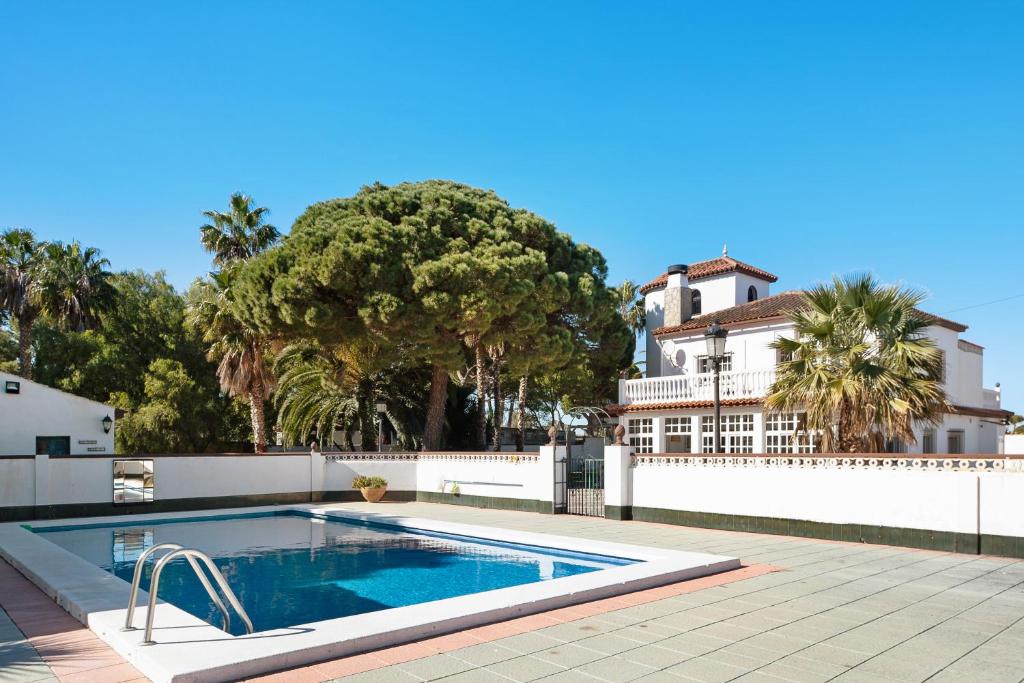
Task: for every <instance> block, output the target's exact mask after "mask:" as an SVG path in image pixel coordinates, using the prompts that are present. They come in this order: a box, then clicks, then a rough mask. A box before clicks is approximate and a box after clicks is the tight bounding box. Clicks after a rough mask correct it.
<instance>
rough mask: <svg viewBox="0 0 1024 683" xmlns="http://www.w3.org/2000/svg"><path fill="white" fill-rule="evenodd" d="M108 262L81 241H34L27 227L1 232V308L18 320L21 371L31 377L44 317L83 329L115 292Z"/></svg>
mask: <svg viewBox="0 0 1024 683" xmlns="http://www.w3.org/2000/svg"><path fill="white" fill-rule="evenodd" d="M109 266H110V262H109V261H107V259H105V258H101V257H100V253H99V251H98V250H96V249H94V248H92V247H85V248H83V247H82V245H81V244H79V243H78V242H72V243H71V244H62V243H61V242H36V240H35V237H34V236H33V235H32V232H31V231H29V230H20V229H19V230H8V231H7V232H5V233H3V235H0V308H3V309H4V310H5V311H6V312H7V313H8V314H9V315H10V316H11V317H13V318H14V320H16V321H17V323H18V358H19V371H20V373H21V376H22V377H24V378H26V379H31V378H32V328H33V326H34V325H35V322H36V320H37V319H38V318H39V317H40V316H44V317H46V318H48V319H49V320H50V321H52V322H53V323H54V324H55V325H56V326H57V327H59V328H61V329H65V330H74V331H76V332H81V331H83V330H86V329H90V328H93V327H95V326H96V324H97V323H98V322H99V316H100V314H101V313H102V312H103V311H105V310H107V309H108V308H109V307H110V306H111V305H112V304H113V300H114V296H115V290H114V286H113V285H112V284H111V283H110V277H111V273H110V271H109V270H107V268H108V267H109Z"/></svg>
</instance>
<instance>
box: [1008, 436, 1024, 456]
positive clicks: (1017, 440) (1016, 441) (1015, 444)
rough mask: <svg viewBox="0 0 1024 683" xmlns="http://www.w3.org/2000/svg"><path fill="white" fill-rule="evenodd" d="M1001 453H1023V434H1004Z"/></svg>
mask: <svg viewBox="0 0 1024 683" xmlns="http://www.w3.org/2000/svg"><path fill="white" fill-rule="evenodd" d="M1003 453H1005V454H1006V455H1024V434H1006V435H1004V436H1003Z"/></svg>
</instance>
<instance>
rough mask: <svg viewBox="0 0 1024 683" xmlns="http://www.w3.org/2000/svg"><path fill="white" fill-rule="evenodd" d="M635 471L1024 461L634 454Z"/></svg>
mask: <svg viewBox="0 0 1024 683" xmlns="http://www.w3.org/2000/svg"><path fill="white" fill-rule="evenodd" d="M630 464H631V466H632V467H650V466H654V467H657V466H666V465H667V466H681V467H779V468H782V467H791V468H807V469H858V470H873V469H877V470H899V471H905V472H975V473H977V472H1024V459H1020V458H1007V457H1003V456H991V455H969V456H933V457H893V456H885V455H852V456H841V455H675V454H664V453H645V454H634V455H633V456H632V458H631V462H630Z"/></svg>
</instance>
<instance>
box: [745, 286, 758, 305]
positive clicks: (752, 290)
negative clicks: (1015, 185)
mask: <svg viewBox="0 0 1024 683" xmlns="http://www.w3.org/2000/svg"><path fill="white" fill-rule="evenodd" d="M751 301H757V287H755V286H754V285H750V286H749V287H747V303H750V302H751Z"/></svg>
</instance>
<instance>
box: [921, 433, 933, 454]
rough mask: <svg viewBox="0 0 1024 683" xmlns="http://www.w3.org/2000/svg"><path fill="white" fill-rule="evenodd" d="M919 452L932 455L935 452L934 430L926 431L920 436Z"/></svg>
mask: <svg viewBox="0 0 1024 683" xmlns="http://www.w3.org/2000/svg"><path fill="white" fill-rule="evenodd" d="M921 452H922V453H934V452H935V430H934V429H926V430H924V434H922V435H921Z"/></svg>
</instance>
